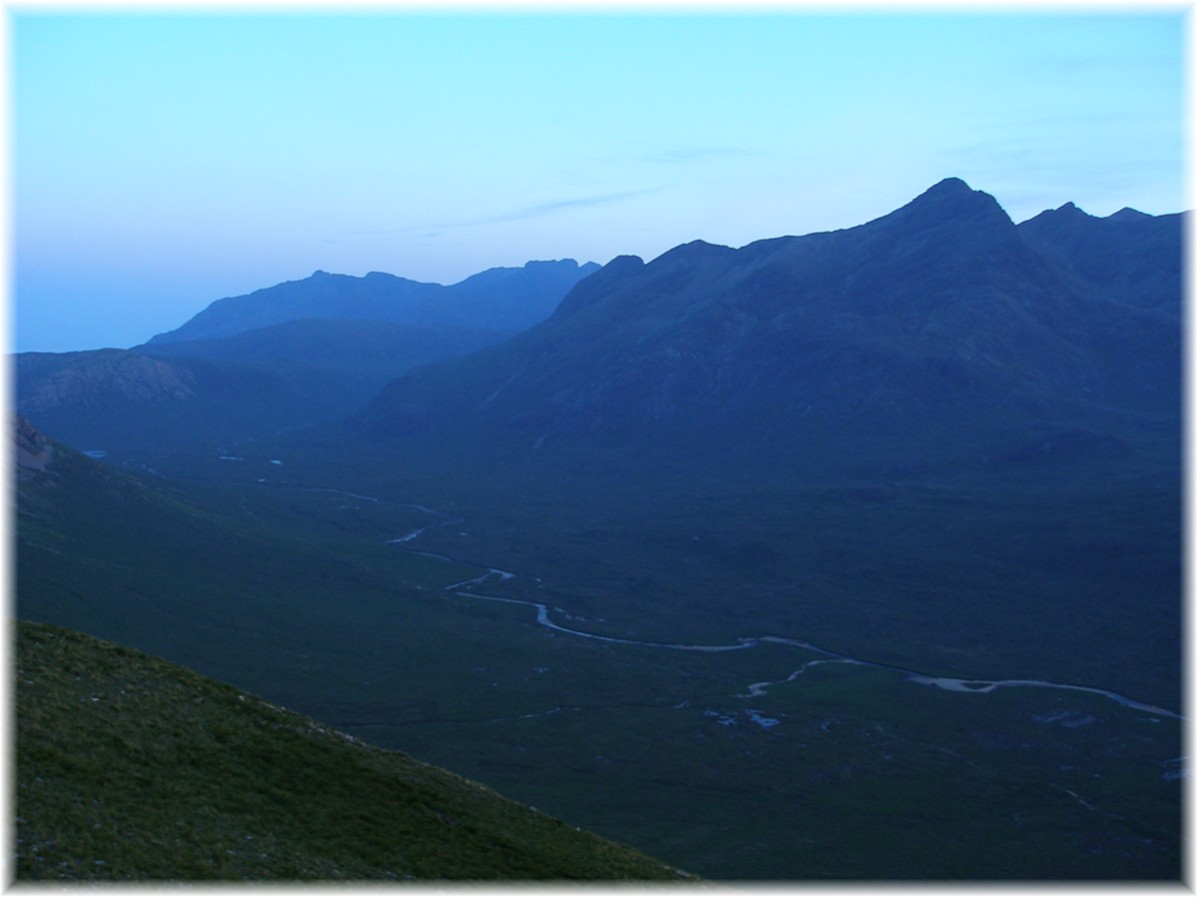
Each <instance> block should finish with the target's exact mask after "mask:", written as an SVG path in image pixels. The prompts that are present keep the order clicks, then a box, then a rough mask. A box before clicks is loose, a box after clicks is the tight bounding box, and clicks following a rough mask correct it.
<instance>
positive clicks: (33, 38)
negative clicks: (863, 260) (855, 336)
mask: <svg viewBox="0 0 1200 900" xmlns="http://www.w3.org/2000/svg"><path fill="white" fill-rule="evenodd" d="M264 9H268V11H266V12H261V11H260V12H258V13H253V14H251V13H237V12H231V11H229V10H228V9H225V8H221V7H211V8H207V7H204V6H203V5H201V6H196V7H191V8H190V10H189V11H186V12H184V11H181V10H179V9H178V8H172V7H170V6H162V7H154V6H152V5H151V6H136V7H128V8H121V7H114V8H112V9H111V10H106V11H101V10H96V9H93V8H90V7H88V6H87V5H75V6H72V7H51V6H45V5H40V4H38V3H32V2H31V3H26V4H13V5H11V6H9V7H8V9H7V32H8V41H9V50H10V54H9V55H10V64H9V67H8V73H7V74H8V78H9V81H10V83H9V110H8V112H9V141H8V152H9V164H10V179H9V181H10V184H9V195H10V200H11V203H10V208H9V228H10V230H11V239H12V240H11V246H12V250H11V264H10V267H11V273H10V278H9V281H10V284H11V288H10V293H11V298H10V304H9V305H10V317H9V318H10V322H9V329H8V330H9V344H10V347H11V349H13V350H15V351H17V352H22V351H30V350H38V351H54V352H63V351H70V350H87V349H97V348H100V347H130V346H134V345H136V344H138V343H141V342H144V341H146V340H148V339H149V338H150V337H151V336H153V335H154V334H156V333H159V332H162V331H167V330H170V329H172V328H175V327H177V326H179V325H181V324H182V323H183V322H184V321H186V320H187V319H188V318H190V317H191V316H192V315H194V314H195V313H197V312H199V311H200V310H201V309H203V308H204V307H205V306H207V305H208V304H209V303H211V302H212V301H214V300H217V299H219V298H221V297H225V296H234V295H238V294H244V293H249V292H250V291H253V290H256V289H258V288H262V287H268V286H271V285H273V284H277V283H279V282H282V281H291V280H296V279H300V278H305V277H307V276H308V275H310V274H311V273H312V272H313V271H314V270H317V269H323V270H326V271H329V272H340V273H346V274H350V275H363V274H365V273H367V272H370V271H383V272H390V273H392V274H395V275H401V276H404V277H407V278H413V279H416V280H419V281H433V282H438V283H442V284H451V283H454V282H457V281H461V280H462V279H464V278H466V277H468V276H469V275H472V274H474V273H476V272H480V271H483V270H484V269H488V268H491V267H494V266H520V265H523V264H524V263H525V262H526V261H528V260H532V259H560V258H565V257H570V258H574V259H576V260H578V261H580V262H585V261H595V262H598V263H602V264H603V263H606V262H608V261H609V260H611V259H612V258H613V257H615V256H618V255H621V254H630V253H631V254H636V255H638V256H641V257H642V258H643V259H646V260H649V259H652V258H653V257H655V256H657V255H659V254H661V253H663V252H665V251H667V250H669V249H670V248H671V247H674V246H676V245H678V244H681V243H685V242H687V241H690V240H694V239H697V238H700V239H703V240H706V241H710V242H712V243H718V244H726V245H729V246H734V247H738V246H743V245H745V244H747V243H750V242H751V241H754V240H758V239H761V238H768V237H776V236H780V235H787V234H808V233H811V232H814V231H828V230H832V229H838V228H847V227H852V226H854V225H858V224H861V223H863V222H865V221H868V220H870V219H873V218H877V217H878V216H881V215H884V214H886V213H888V212H890V211H891V210H893V209H895V208H897V207H899V206H901V205H903V204H904V203H906V202H908V201H909V200H911V199H912V198H913V197H915V196H917V195H918V194H920V193H921V192H922V191H924V190H925V189H926V188H928V187H929V186H931V185H932V184H934V183H936V182H937V181H940V180H941V179H942V178H945V177H949V176H957V177H960V178H963V179H964V180H966V181H967V183H968V184H970V185H971V186H972V187H973V188H976V189H978V190H983V191H986V192H987V193H989V194H991V195H992V196H994V197H995V198H996V199H997V200H998V201H999V203H1000V205H1001V206H1003V207H1004V208H1005V210H1007V212H1008V213H1009V215H1010V216H1011V217H1012V218H1013V220H1014V221H1018V222H1019V221H1022V220H1024V219H1027V218H1030V217H1031V216H1033V215H1036V214H1037V213H1038V212H1041V211H1042V210H1044V209H1051V208H1056V207H1058V206H1061V205H1062V204H1064V203H1066V202H1068V201H1071V202H1074V203H1075V204H1076V205H1078V206H1080V207H1081V208H1083V209H1084V210H1086V211H1087V212H1089V213H1092V214H1093V215H1101V216H1103V215H1109V214H1111V213H1113V212H1115V211H1117V210H1118V209H1120V208H1122V207H1125V206H1130V207H1133V208H1135V209H1139V210H1141V211H1143V212H1148V213H1152V214H1156V215H1157V214H1163V213H1173V212H1179V211H1181V210H1183V209H1185V208H1188V207H1189V205H1190V193H1189V190H1190V185H1189V176H1188V171H1187V166H1186V165H1185V163H1186V160H1187V157H1186V150H1187V143H1186V141H1187V137H1188V135H1187V130H1186V129H1187V124H1188V116H1187V109H1186V103H1187V90H1186V88H1187V84H1186V75H1187V71H1186V69H1187V64H1188V54H1187V50H1188V27H1189V25H1188V12H1187V9H1188V8H1187V6H1184V5H1179V6H1174V7H1171V6H1141V7H1136V8H1134V9H1136V10H1137V11H1129V10H1130V8H1126V7H1106V6H1090V7H1074V6H1061V7H1056V9H1057V11H1056V12H1040V11H1038V10H1037V9H1036V8H1033V7H1028V6H1025V7H1014V8H1006V7H1004V6H993V7H989V8H987V9H984V8H974V7H970V6H967V7H963V8H958V7H955V6H953V5H951V6H940V7H938V6H935V7H922V8H921V11H905V10H904V9H903V8H900V7H891V6H881V7H871V8H866V9H857V10H855V11H853V12H852V13H850V14H840V13H834V12H831V11H827V10H826V9H824V8H819V7H818V8H814V7H807V6H804V5H801V4H797V5H789V4H776V5H770V6H760V7H745V9H746V10H748V11H745V12H737V11H736V9H737V8H736V7H732V6H730V7H706V6H699V7H694V8H689V7H656V8H655V11H653V12H644V11H638V10H631V9H630V8H628V7H621V6H613V7H609V8H605V7H595V8H590V9H581V8H575V7H569V6H566V7H553V6H550V7H542V6H532V7H512V8H504V7H499V8H497V7H490V6H476V7H462V8H458V9H456V10H454V11H453V12H451V13H448V14H447V13H435V12H433V11H431V10H429V9H425V8H418V7H405V6H399V7H395V8H391V7H364V8H362V9H361V10H360V11H358V12H355V13H349V14H347V13H333V12H322V11H321V10H320V9H318V8H312V7H304V6H300V7H286V6H284V7H271V8H264Z"/></svg>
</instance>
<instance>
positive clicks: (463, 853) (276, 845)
mask: <svg viewBox="0 0 1200 900" xmlns="http://www.w3.org/2000/svg"><path fill="white" fill-rule="evenodd" d="M16 651H17V652H16V663H17V691H16V698H17V703H16V740H17V766H16V781H17V792H16V807H17V808H16V813H17V829H16V838H17V848H16V853H17V877H18V879H21V880H32V879H47V878H71V879H78V878H84V879H97V880H107V879H172V880H174V879H185V880H190V879H413V878H416V879H464V880H474V879H507V880H525V879H615V880H627V879H638V880H641V879H663V878H678V877H680V875H679V873H678V872H676V871H675V870H674V869H671V868H669V867H667V866H664V865H662V864H660V863H657V862H655V861H654V860H651V859H649V858H648V857H645V856H642V855H641V854H639V853H637V852H635V851H633V850H630V849H627V848H625V847H622V846H620V845H617V844H613V843H611V842H608V841H605V840H603V839H601V838H598V837H596V836H594V835H591V834H588V833H586V832H582V831H579V830H578V829H576V828H573V827H571V826H569V825H566V824H564V823H563V822H560V821H558V820H556V819H553V818H551V817H549V816H547V815H544V814H542V813H539V812H537V811H534V810H532V809H531V808H528V807H525V806H523V805H520V804H517V803H514V802H512V801H510V800H507V799H505V798H503V797H501V796H500V795H498V794H496V793H494V792H492V791H490V790H488V789H487V788H485V787H483V786H482V785H479V784H477V783H474V782H471V781H468V780H466V779H463V778H460V777H458V776H456V775H453V774H451V773H449V772H446V771H444V770H441V769H437V768H434V767H432V766H428V765H425V764H423V763H420V762H417V761H416V760H413V759H412V758H410V757H408V756H406V755H404V754H402V753H397V752H389V751H384V750H380V749H377V748H375V747H371V746H369V745H367V744H364V743H362V742H361V741H358V740H356V739H354V738H351V737H348V736H346V735H344V734H341V733H339V732H337V731H334V730H333V729H330V728H327V727H325V726H322V725H321V724H319V723H317V722H315V721H313V720H312V719H309V718H306V717H304V716H301V715H298V714H295V713H292V712H289V711H287V710H285V709H281V708H279V707H276V706H273V705H271V704H268V703H266V702H264V701H262V700H259V699H257V698H255V697H253V696H250V695H247V694H244V693H241V692H239V691H238V690H237V689H236V688H233V687H231V686H228V685H225V684H222V683H220V682H216V681H213V680H210V679H207V678H204V677H202V676H199V675H197V674H195V673H193V672H190V671H188V670H186V669H182V668H179V667H177V666H173V665H170V664H168V663H166V662H163V661H161V660H158V659H155V658H153V657H149V656H146V655H143V654H141V653H138V652H136V651H133V650H129V649H126V648H122V647H119V646H117V645H114V644H109V643H107V642H104V641H100V640H97V639H94V638H90V637H87V636H85V635H82V634H79V633H77V632H72V631H68V630H65V629H61V628H56V627H52V626H48V625H42V624H34V623H26V622H20V623H18V624H17V626H16Z"/></svg>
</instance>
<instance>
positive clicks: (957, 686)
mask: <svg viewBox="0 0 1200 900" xmlns="http://www.w3.org/2000/svg"><path fill="white" fill-rule="evenodd" d="M419 533H420V532H415V533H413V534H411V535H406V536H405V537H403V538H399V539H395V540H391V541H388V543H390V544H399V543H406V542H408V541H409V540H411V539H412V538H415V537H416V536H417V534H419ZM442 558H443V559H445V557H442ZM514 577H515V576H514V574H513V573H512V572H505V571H504V570H503V569H492V568H489V569H488V570H487V571H486V572H485V573H484V574H482V575H480V576H478V577H476V578H470V579H467V580H466V581H459V582H456V583H454V584H448V585H446V586H445V587H444V588H443V590H445V591H448V592H451V593H454V594H456V595H457V596H459V597H469V598H471V599H473V600H484V601H489V602H493V603H510V604H516V605H519V606H528V607H531V608H532V609H534V610H536V617H537V623H538V624H539V625H541V626H543V627H545V628H549V629H551V630H553V631H558V632H561V633H562V634H569V635H572V636H574V637H578V638H584V639H586V640H592V641H605V642H607V643H610V644H628V645H631V646H637V647H654V648H657V649H661V650H683V651H690V652H693V653H730V652H733V651H736V650H749V649H751V648H753V647H758V646H760V645H762V644H786V645H788V646H791V647H798V648H800V649H802V650H807V651H809V652H810V653H816V654H819V655H821V656H826V657H829V658H828V659H818V660H813V661H811V662H808V663H805V664H804V665H803V666H801V667H800V668H799V669H796V670H795V671H794V672H792V673H791V674H790V675H789V676H788V677H787V678H785V679H783V680H782V681H760V682H758V683H756V684H751V685H749V687H748V688H747V690H748V693H746V694H742V695H740V696H742V697H761V696H763V695H764V694H765V693H766V692H767V691H768V690H769V689H770V688H771V687H773V686H774V685H778V684H787V683H789V682H792V681H795V680H796V679H797V678H799V677H800V676H801V675H802V674H803V673H804V672H805V671H806V670H808V669H809V668H811V667H813V666H817V665H822V664H830V663H839V664H843V665H854V666H870V667H872V668H876V669H884V670H886V671H889V672H895V673H897V674H899V675H902V676H903V677H904V678H905V679H907V680H908V681H911V682H913V683H914V684H920V685H925V686H928V687H933V688H938V689H940V690H943V691H953V692H955V693H963V694H988V693H991V692H992V691H995V690H998V689H1000V688H1037V689H1042V690H1057V691H1080V692H1083V693H1087V694H1097V695H1099V696H1101V697H1107V698H1108V699H1109V700H1112V701H1114V702H1116V703H1119V704H1120V705H1121V706H1125V707H1128V708H1129V709H1135V710H1138V711H1139V712H1145V713H1149V714H1151V715H1155V716H1163V717H1166V718H1172V719H1181V720H1183V719H1185V718H1186V717H1185V716H1182V715H1180V714H1179V713H1177V712H1174V711H1173V710H1169V709H1164V708H1163V707H1161V706H1153V705H1151V704H1148V703H1142V702H1140V701H1138V700H1133V699H1130V698H1129V697H1125V696H1123V695H1121V694H1118V693H1116V692H1115V691H1109V690H1104V689H1103V688H1097V687H1089V686H1087V685H1080V684H1063V683H1060V682H1055V681H1039V680H1037V679H1030V678H1018V679H1006V680H1003V681H981V680H978V679H963V678H946V677H940V676H935V675H927V674H925V673H922V672H914V671H912V670H910V669H902V668H900V667H898V666H890V665H887V664H886V663H879V662H872V661H870V660H864V659H855V658H854V657H851V656H844V655H842V654H840V653H836V652H834V651H832V650H826V649H825V648H823V647H818V646H816V645H815V644H810V643H808V642H807V641H802V640H798V639H796V638H786V637H779V636H776V635H762V636H760V637H740V638H737V639H735V641H734V642H733V643H730V644H671V643H663V642H658V641H639V640H635V639H633V638H619V637H612V636H611V635H604V634H595V633H593V632H590V631H581V630H580V629H578V628H568V627H567V626H565V625H560V624H559V623H557V622H555V621H554V620H553V619H551V618H550V608H549V607H548V606H547V605H546V604H545V603H538V602H537V601H534V600H520V599H517V598H515V597H499V596H496V595H494V594H481V593H477V592H475V591H473V590H469V588H471V587H473V586H481V585H482V584H483V583H484V582H485V581H489V580H492V579H496V580H499V581H500V582H504V581H508V580H509V579H511V578H514Z"/></svg>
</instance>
